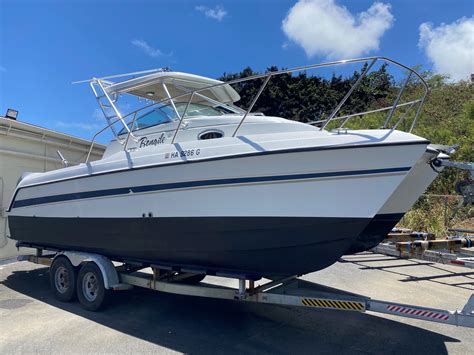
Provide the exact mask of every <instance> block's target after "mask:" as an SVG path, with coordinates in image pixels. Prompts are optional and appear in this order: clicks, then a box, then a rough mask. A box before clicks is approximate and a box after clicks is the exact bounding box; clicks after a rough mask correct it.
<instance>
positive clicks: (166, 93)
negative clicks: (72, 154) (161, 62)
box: [83, 56, 429, 161]
mask: <svg viewBox="0 0 474 355" xmlns="http://www.w3.org/2000/svg"><path fill="white" fill-rule="evenodd" d="M378 62H382V63H386V64H393V65H395V66H396V67H398V68H401V69H403V70H406V71H407V72H408V75H407V77H406V79H405V80H404V81H403V83H402V85H401V87H400V90H399V92H398V95H397V97H396V99H395V101H394V102H393V104H392V105H391V106H388V107H384V108H380V109H376V110H370V111H365V112H360V113H354V114H350V115H344V116H339V117H336V115H337V113H338V112H339V111H340V109H341V108H342V106H343V105H344V104H345V103H346V101H347V99H348V98H349V97H350V96H351V95H352V93H353V92H354V91H355V90H356V89H357V88H358V87H359V85H360V84H361V82H362V80H363V78H364V77H366V76H367V74H368V73H369V72H370V70H371V69H372V68H373V66H374V65H375V64H376V63H378ZM351 63H352V64H353V63H364V64H367V65H366V66H365V68H364V69H363V71H362V73H361V75H360V76H359V78H358V79H357V80H356V82H355V83H354V84H353V85H352V86H351V88H350V89H349V91H348V92H347V93H346V95H345V96H344V97H343V98H342V100H341V101H340V102H339V103H338V104H337V105H336V106H335V107H334V109H333V110H332V112H331V113H330V115H329V116H328V117H327V118H325V119H320V120H316V121H311V122H308V123H309V124H312V125H318V126H319V127H320V129H321V130H323V129H325V128H326V127H327V126H328V124H329V123H331V122H332V121H333V120H341V121H342V122H341V125H340V126H339V128H342V127H343V126H344V125H345V123H346V122H347V121H348V120H349V119H350V118H352V117H356V116H363V115H367V114H370V113H375V112H382V111H388V113H387V116H386V118H385V121H384V125H383V128H387V127H388V125H389V123H390V122H391V120H392V118H393V116H394V113H395V110H396V109H397V108H399V107H404V106H407V109H406V111H405V112H404V114H402V115H401V116H400V118H399V119H398V121H397V122H396V123H395V124H394V125H393V126H392V130H394V129H396V128H397V127H398V125H399V124H400V123H401V122H402V121H403V120H405V119H406V117H407V115H408V114H409V112H410V111H411V110H412V109H415V114H414V117H413V120H412V123H411V126H410V128H409V132H411V131H412V130H413V128H414V126H415V124H416V122H417V120H418V117H419V116H420V113H421V109H422V107H423V105H424V102H425V100H426V97H427V95H428V93H429V88H428V84H427V83H426V81H425V80H424V79H423V78H422V77H421V76H420V75H419V74H418V73H417V72H416V71H415V70H413V69H411V68H409V67H407V66H405V65H403V64H401V63H399V62H397V61H395V60H392V59H389V58H386V57H380V56H377V57H365V58H356V59H348V60H340V61H333V62H326V63H319V64H312V65H306V66H300V67H296V68H292V69H283V70H278V71H272V72H268V73H265V74H257V75H252V76H248V77H245V78H239V79H234V80H230V81H226V82H221V81H218V80H214V79H209V78H204V77H199V76H194V75H191V74H184V73H174V72H170V71H169V69H168V68H161V69H153V70H149V71H142V72H135V73H128V74H121V75H114V76H109V77H104V78H93V79H91V80H87V81H85V82H89V83H90V85H91V87H92V90H93V92H94V95H95V96H96V99H97V102H98V103H99V106H100V108H101V110H102V112H103V113H104V116H105V117H106V119H107V122H108V125H107V126H106V127H104V128H103V129H102V130H100V131H99V132H97V133H96V135H95V136H94V138H93V140H92V145H91V149H92V147H93V144H94V141H95V139H96V137H97V136H98V135H99V134H101V133H102V132H104V131H105V130H106V129H107V128H111V129H112V132H113V133H114V135H115V137H116V138H117V141H119V142H120V143H121V144H122V145H123V149H124V150H126V149H127V146H128V142H129V140H130V138H132V139H133V140H136V137H135V136H134V134H133V132H132V131H131V130H130V127H133V126H134V123H135V120H136V119H137V118H138V113H140V112H143V111H144V110H147V109H151V108H153V107H155V106H159V105H164V104H168V103H169V104H171V106H172V108H173V109H174V111H175V113H176V116H177V117H178V120H179V124H178V125H177V128H176V130H175V132H174V135H173V139H172V141H171V144H173V143H174V141H175V139H176V136H177V134H178V132H179V130H180V128H181V126H182V121H183V119H184V118H185V117H186V114H187V111H188V109H189V105H190V104H191V103H192V102H193V100H195V99H196V98H197V97H198V98H200V99H204V100H206V101H209V102H211V103H214V104H215V103H216V102H217V103H219V104H221V105H226V104H230V103H232V102H235V101H237V100H238V99H239V98H240V97H239V95H238V94H237V93H236V92H235V90H233V89H232V88H231V86H230V85H233V84H238V83H242V82H247V81H251V80H258V79H263V84H262V85H261V86H260V89H259V91H258V92H257V93H256V94H255V96H254V97H253V99H252V100H251V103H250V105H249V107H248V108H247V110H246V111H243V110H241V111H242V119H241V120H240V122H239V124H238V125H237V127H236V129H235V131H234V133H233V134H232V136H233V137H235V136H236V134H237V132H238V131H239V129H240V127H241V126H242V124H243V123H244V121H245V119H246V118H247V116H248V115H249V114H250V113H251V112H252V109H253V107H254V106H255V104H256V102H257V100H258V99H259V98H260V96H261V94H262V92H263V91H264V90H265V88H266V86H267V84H268V83H269V81H270V80H271V78H273V77H275V76H278V75H282V74H291V73H294V72H300V71H305V70H310V69H317V68H325V67H335V66H339V65H347V64H351ZM160 73H162V74H160ZM133 75H142V76H140V77H139V78H134V79H132V80H127V81H124V82H119V83H112V82H110V81H109V79H111V78H118V77H125V76H133ZM181 75H185V76H187V78H191V77H194V78H197V79H196V81H197V82H198V84H197V85H196V82H195V83H194V87H193V85H186V84H185V85H183V84H182V83H181V84H179V85H177V84H176V80H173V79H177V77H178V76H181ZM165 78H168V82H167V81H166V80H165ZM412 78H416V79H418V80H419V82H420V83H421V85H422V88H423V93H422V94H421V96H420V98H418V99H416V100H412V101H409V102H405V103H400V100H401V98H402V95H403V93H404V92H405V89H406V87H407V85H408V84H409V82H410V80H411V79H412ZM178 79H179V78H178ZM83 82H84V81H83ZM170 84H171V85H174V87H175V88H177V89H178V90H173V92H172V93H171V92H170V90H169V86H170ZM207 84H209V85H207ZM147 85H154V88H156V87H157V85H161V87H162V91H161V93H162V94H161V96H157V95H155V93H153V95H150V96H151V97H152V99H153V103H151V104H149V105H145V106H144V107H141V108H139V109H138V110H135V111H132V112H130V113H128V114H126V115H122V114H121V113H120V112H119V110H118V108H117V106H116V101H117V99H118V97H119V95H120V94H123V93H129V94H132V95H135V96H141V97H146V94H143V93H146V92H147ZM179 90H180V91H181V92H184V93H181V94H179V93H178V94H177V92H179ZM219 91H221V92H225V93H226V95H227V100H222V99H221V100H222V101H220V100H219V99H220V97H219V95H214V94H213V93H216V92H219ZM173 94H174V95H173ZM212 96H214V97H212ZM221 97H222V96H221ZM176 102H185V103H186V106H185V109H184V111H183V112H182V113H181V114H180V113H179V112H178V110H177V109H176V106H175V103H176ZM234 108H235V107H234ZM127 121H128V123H127ZM118 122H120V123H121V124H122V125H123V126H124V128H125V130H126V132H127V136H126V138H125V139H123V138H121V137H119V134H118V133H117V131H116V130H115V129H114V125H115V124H116V123H118ZM88 159H89V155H88V157H87V160H86V161H88Z"/></svg>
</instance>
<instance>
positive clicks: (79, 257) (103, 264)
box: [53, 251, 122, 290]
mask: <svg viewBox="0 0 474 355" xmlns="http://www.w3.org/2000/svg"><path fill="white" fill-rule="evenodd" d="M62 255H63V256H65V257H66V258H68V259H69V261H70V262H71V264H72V265H74V266H79V265H81V264H82V263H84V262H93V263H95V264H96V265H97V266H98V267H99V269H100V271H101V273H102V277H103V279H104V286H105V288H106V289H108V290H109V289H121V288H122V287H121V286H122V284H121V283H120V281H119V276H118V274H117V270H115V266H114V264H113V263H112V261H110V259H109V258H107V257H105V256H103V255H99V254H92V253H83V252H75V251H63V252H59V253H58V254H56V256H55V257H54V259H56V258H58V257H60V256H62ZM54 259H53V261H54Z"/></svg>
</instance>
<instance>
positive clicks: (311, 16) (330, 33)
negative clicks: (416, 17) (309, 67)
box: [282, 0, 394, 59]
mask: <svg viewBox="0 0 474 355" xmlns="http://www.w3.org/2000/svg"><path fill="white" fill-rule="evenodd" d="M390 10H391V6H390V4H383V3H380V2H374V3H373V4H372V6H370V8H369V9H368V10H367V11H364V12H361V13H359V14H357V15H353V14H351V13H350V12H349V10H348V9H347V8H346V7H344V6H341V5H338V4H336V1H335V0H300V1H298V2H297V3H296V4H295V5H294V6H293V7H292V8H291V9H290V11H289V12H288V15H287V16H286V18H285V19H284V20H283V23H282V28H283V31H284V32H285V34H286V36H287V37H288V38H289V39H290V40H291V41H293V42H295V43H297V44H298V45H300V46H301V47H303V49H304V51H305V52H306V55H307V56H308V57H312V56H314V55H321V56H324V57H327V58H331V59H340V58H347V57H357V56H360V55H363V54H366V53H368V52H371V51H374V50H378V49H379V44H380V38H381V37H382V36H383V34H384V33H385V31H387V30H388V29H389V28H390V27H391V26H392V24H393V21H394V17H393V15H392V13H391V12H390Z"/></svg>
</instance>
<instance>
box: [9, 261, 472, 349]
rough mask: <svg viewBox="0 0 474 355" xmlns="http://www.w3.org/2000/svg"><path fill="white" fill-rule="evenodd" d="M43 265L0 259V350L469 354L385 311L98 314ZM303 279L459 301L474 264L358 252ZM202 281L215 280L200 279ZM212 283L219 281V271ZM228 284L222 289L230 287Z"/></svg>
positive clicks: (146, 306)
mask: <svg viewBox="0 0 474 355" xmlns="http://www.w3.org/2000/svg"><path fill="white" fill-rule="evenodd" d="M46 270H47V269H46V268H44V267H42V266H40V265H34V264H31V263H26V262H25V263H13V264H5V265H0V329H2V335H1V337H0V348H1V349H2V352H4V353H11V352H33V351H35V352H54V353H60V352H61V353H64V352H76V353H77V352H128V353H130V352H136V351H139V352H143V353H145V352H151V351H153V352H161V353H171V352H186V353H210V352H213V353H215V352H220V353H224V352H226V353H242V352H245V353H256V352H258V353H281V352H283V353H290V352H295V351H297V352H299V353H315V352H318V353H322V352H324V353H328V352H331V353H333V352H336V351H337V352H343V353H354V352H356V353H361V352H363V353H367V352H368V353H381V352H390V353H394V352H397V353H399V352H410V353H411V352H419V353H430V352H436V353H440V352H442V353H445V352H450V353H459V354H461V353H468V352H469V351H470V350H471V349H472V348H473V347H474V339H473V337H472V329H469V328H460V327H454V326H450V325H443V324H438V323H428V322H423V321H419V320H415V319H407V318H399V317H394V316H390V315H380V314H377V315H372V314H362V313H358V312H339V311H332V310H312V309H301V308H299V309H295V308H288V307H281V306H271V305H258V304H251V303H242V302H232V301H223V300H216V299H205V298H196V297H186V296H179V295H171V294H163V293H157V292H152V291H149V290H145V289H134V290H131V291H123V292H118V293H117V294H116V295H114V297H112V300H111V304H110V306H109V307H108V308H107V309H105V310H104V311H103V312H101V313H90V312H87V311H84V310H83V309H81V308H80V307H79V306H78V304H74V303H73V304H64V303H60V302H58V301H56V300H55V299H54V298H53V295H52V293H51V291H50V288H49V275H48V273H47V271H46ZM303 279H306V280H308V281H313V282H317V283H319V284H323V285H326V286H329V287H335V288H339V289H343V290H347V291H350V292H354V293H360V294H365V295H367V296H370V297H372V298H380V299H384V300H387V301H393V302H400V303H411V304H420V305H423V306H427V307H433V308H444V309H455V308H462V307H463V305H464V304H465V302H466V300H467V299H468V298H469V297H470V295H472V294H473V292H474V271H473V270H472V269H468V268H462V267H456V266H451V265H441V264H436V263H433V262H428V261H420V260H413V259H408V260H407V259H398V258H395V257H391V256H386V255H381V254H372V253H364V254H357V255H352V256H346V257H344V258H343V260H342V262H339V263H336V264H334V265H333V266H331V267H329V268H327V269H325V270H323V271H320V272H317V273H313V274H309V275H307V276H305V277H303ZM206 280H207V281H209V282H212V281H216V278H211V277H209V278H207V279H206ZM219 281H222V279H220V278H219ZM226 281H228V282H232V284H231V286H236V284H234V282H235V283H236V281H231V280H226Z"/></svg>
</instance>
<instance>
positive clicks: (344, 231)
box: [9, 216, 370, 276]
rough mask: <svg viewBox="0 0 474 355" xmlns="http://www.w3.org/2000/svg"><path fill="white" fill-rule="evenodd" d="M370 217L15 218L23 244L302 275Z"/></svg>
mask: <svg viewBox="0 0 474 355" xmlns="http://www.w3.org/2000/svg"><path fill="white" fill-rule="evenodd" d="M369 222H370V219H365V218H316V217H181V218H179V217H177V218H46V217H19V216H9V225H10V231H11V235H12V238H13V239H16V240H18V241H20V244H21V245H35V246H44V247H50V248H56V249H59V250H78V251H87V252H94V253H99V254H102V255H106V256H109V257H111V258H113V259H116V260H130V261H134V260H135V261H141V262H146V263H150V264H160V265H171V266H173V267H183V268H196V267H197V268H199V269H205V270H206V271H208V272H209V273H215V272H216V271H223V270H224V271H226V270H227V271H231V272H238V273H245V274H252V275H257V276H287V275H301V274H306V273H309V272H312V271H317V270H320V269H323V268H325V267H328V266H329V265H331V264H333V263H334V262H336V261H337V260H338V259H339V258H340V257H341V256H342V255H343V254H344V252H345V251H346V250H347V249H348V248H349V247H350V246H351V245H352V244H353V243H354V242H355V239H356V237H357V236H358V235H359V234H360V233H361V232H362V230H363V229H364V228H365V227H366V226H367V224H368V223H369Z"/></svg>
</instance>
